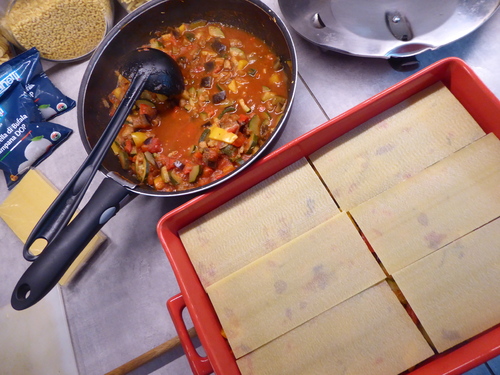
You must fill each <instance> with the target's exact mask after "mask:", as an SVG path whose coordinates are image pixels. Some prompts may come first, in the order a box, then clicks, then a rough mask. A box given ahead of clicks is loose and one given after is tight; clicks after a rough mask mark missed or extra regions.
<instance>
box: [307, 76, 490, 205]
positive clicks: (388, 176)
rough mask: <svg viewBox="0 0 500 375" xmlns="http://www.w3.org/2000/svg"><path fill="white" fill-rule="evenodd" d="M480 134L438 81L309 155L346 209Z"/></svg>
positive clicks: (480, 130)
mask: <svg viewBox="0 0 500 375" xmlns="http://www.w3.org/2000/svg"><path fill="white" fill-rule="evenodd" d="M483 135H484V131H483V130H482V129H481V128H480V127H479V125H478V124H477V123H476V121H475V120H474V119H473V118H472V117H471V115H470V114H469V113H468V112H467V111H466V110H465V108H464V107H463V106H462V104H461V103H460V102H459V101H458V100H457V99H456V98H455V97H454V96H453V94H452V93H451V92H450V91H449V90H448V89H447V88H446V87H445V86H443V84H442V83H438V84H435V85H433V86H431V87H430V88H428V89H426V90H423V91H422V92H420V93H418V94H416V95H414V96H413V97H411V98H409V99H408V100H405V101H403V102H401V103H400V104H398V105H396V106H394V107H392V108H391V109H389V110H387V111H385V112H384V113H382V114H380V115H378V116H376V117H374V118H373V119H371V120H369V121H367V122H366V123H364V124H363V125H361V126H359V127H357V128H356V129H354V130H352V131H351V132H349V133H347V134H346V135H344V136H342V137H340V138H338V139H337V140H335V141H333V142H331V143H330V144H329V145H327V146H325V147H323V148H322V149H320V150H318V151H317V152H315V153H314V154H312V155H311V160H312V162H313V164H314V166H315V167H316V169H317V170H318V173H319V174H320V175H321V176H322V178H323V179H324V181H325V183H326V185H327V186H328V188H329V189H330V191H331V193H332V195H333V196H334V198H335V200H336V201H337V203H338V204H339V206H340V208H341V209H342V210H345V211H347V210H350V209H351V208H353V207H355V206H357V205H358V204H360V203H362V202H364V201H366V200H368V199H370V198H372V197H374V196H376V195H377V194H379V193H381V192H383V191H385V190H387V189H389V188H390V187H392V186H394V185H396V184H397V183H399V182H401V181H403V180H405V179H407V178H408V177H410V176H412V175H415V174H416V173H418V172H420V171H421V170H423V169H424V168H426V167H428V166H429V165H432V164H434V163H435V162H437V161H438V160H440V159H442V158H444V157H446V156H448V155H450V154H451V153H453V152H454V151H456V150H458V149H460V148H462V147H464V146H466V145H467V144H469V143H471V142H473V141H474V140H476V139H478V138H480V137H481V136H483Z"/></svg>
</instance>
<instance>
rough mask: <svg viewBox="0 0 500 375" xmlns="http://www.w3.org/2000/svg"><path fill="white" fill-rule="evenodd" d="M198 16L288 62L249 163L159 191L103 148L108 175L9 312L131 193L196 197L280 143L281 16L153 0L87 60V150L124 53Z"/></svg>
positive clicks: (33, 294)
mask: <svg viewBox="0 0 500 375" xmlns="http://www.w3.org/2000/svg"><path fill="white" fill-rule="evenodd" d="M200 19H204V20H207V21H217V22H222V23H225V24H228V25H233V26H236V27H240V28H242V29H244V30H246V31H248V32H250V33H252V34H254V35H255V36H257V37H259V38H261V39H263V40H264V41H266V43H267V44H268V45H269V46H270V47H271V48H272V50H273V51H274V52H275V53H276V54H277V55H278V56H279V57H280V58H281V60H282V61H287V62H290V63H291V64H283V65H284V66H285V72H286V74H287V76H288V102H287V106H286V108H285V111H284V114H283V116H282V118H281V120H280V122H279V123H278V125H277V126H276V128H275V130H274V132H273V133H272V135H271V136H270V138H269V139H268V140H267V141H266V143H265V144H264V145H263V146H262V147H261V148H260V149H259V150H258V151H257V152H256V154H254V155H253V156H252V157H251V158H250V160H248V161H247V162H246V163H245V164H244V165H242V166H240V167H239V168H237V169H236V170H234V171H233V172H231V173H230V174H228V175H226V176H224V177H223V178H221V179H219V180H217V181H215V182H212V183H210V184H208V185H205V186H202V187H198V188H194V189H191V190H185V191H177V192H159V191H156V190H154V189H153V188H151V187H148V186H144V185H139V183H138V181H134V180H133V178H132V177H131V176H130V175H129V174H128V172H127V171H125V170H123V169H122V168H121V166H120V163H119V161H118V158H117V157H116V156H115V155H114V154H113V153H112V152H111V151H108V153H107V155H106V156H105V158H104V160H103V163H102V165H101V168H100V170H101V172H102V173H104V174H105V175H106V177H107V178H105V179H104V180H103V182H102V183H101V185H100V186H99V187H98V188H97V190H96V192H95V193H94V195H93V196H92V197H91V199H90V200H89V202H88V203H87V205H86V206H85V207H84V208H83V209H82V211H81V212H80V213H79V215H78V216H76V217H75V218H74V219H73V220H72V221H71V222H70V223H69V225H67V226H66V227H64V228H63V229H62V230H61V231H60V232H59V233H58V234H57V235H56V236H55V238H53V239H51V241H50V242H49V243H48V245H47V246H46V247H45V249H44V250H43V252H42V253H41V254H40V256H39V257H38V258H37V259H35V260H34V261H33V263H32V264H31V265H30V267H29V268H28V269H27V270H26V272H25V273H24V274H23V276H22V277H21V279H20V280H19V282H18V283H17V285H16V287H15V288H14V291H13V293H12V298H11V304H12V307H13V308H14V309H16V310H23V309H26V308H28V307H30V306H32V305H34V304H35V303H36V302H38V301H39V300H41V299H42V298H43V297H44V296H45V295H46V294H47V293H48V292H49V291H50V290H51V289H52V288H53V287H54V286H55V285H56V284H57V282H58V281H59V279H60V278H61V277H62V275H63V274H64V273H65V271H66V270H67V268H68V267H69V266H70V265H71V263H72V262H73V261H74V260H75V259H76V257H77V256H78V255H79V253H80V252H81V251H82V250H83V249H84V248H85V246H86V244H87V243H88V242H89V241H90V239H92V237H93V236H94V235H95V234H96V233H97V232H98V231H99V230H100V229H101V227H102V226H103V225H104V224H105V223H106V222H107V221H108V220H109V219H110V218H111V217H113V216H114V215H115V214H116V212H118V210H119V209H120V208H121V207H123V205H124V204H125V203H126V202H127V201H128V198H133V197H134V196H135V195H136V194H142V195H148V196H153V197H163V198H169V199H175V198H179V197H182V196H194V195H197V194H200V193H202V192H205V191H206V190H208V189H212V188H214V187H216V186H220V185H223V184H224V182H225V181H227V180H229V179H231V178H234V177H235V176H236V175H237V174H239V173H240V172H241V171H242V170H244V169H245V168H246V167H248V165H250V164H251V163H252V162H254V161H255V160H256V159H258V158H259V157H261V156H262V155H263V154H265V153H266V152H268V151H269V150H270V149H271V148H272V147H273V145H274V144H275V143H276V141H277V140H278V138H279V136H280V135H281V133H282V131H283V129H284V127H285V124H286V122H287V121H288V118H289V115H290V107H291V103H292V101H293V98H294V95H295V88H296V80H297V58H296V52H295V47H294V45H293V41H292V38H291V36H290V34H289V32H288V30H287V28H286V26H285V25H284V23H283V22H282V21H281V20H280V18H279V17H278V16H277V15H276V14H275V13H274V12H273V11H272V10H270V9H269V7H268V6H266V5H265V4H264V3H262V2H260V1H259V0H210V1H206V0H151V1H149V2H148V3H146V4H145V5H144V6H142V7H140V8H139V9H137V10H135V11H134V12H132V13H130V14H128V15H127V16H126V17H125V18H123V19H122V20H121V21H120V22H119V23H118V24H117V25H115V27H114V28H113V29H112V30H111V31H110V32H109V34H108V35H107V36H106V37H105V39H104V40H103V41H102V43H101V45H100V46H99V47H98V48H97V49H96V51H95V52H94V54H93V56H92V58H91V59H90V61H89V65H88V67H87V69H86V71H85V73H84V76H83V80H82V84H81V87H80V92H79V97H78V104H79V105H78V107H77V111H78V113H77V115H78V127H79V131H80V135H81V138H82V142H83V146H84V147H85V150H86V151H87V152H88V153H89V152H90V151H91V150H92V148H93V147H94V146H95V144H96V143H97V141H98V140H99V138H100V136H101V134H102V132H103V131H104V129H105V127H106V125H107V124H108V122H109V120H110V116H109V109H108V108H107V107H106V106H105V105H104V101H103V99H104V98H106V97H107V95H108V94H109V93H110V92H111V91H112V90H113V89H114V88H115V86H116V75H115V74H114V72H115V70H117V69H118V67H119V66H121V65H122V64H123V59H124V57H125V56H126V55H127V53H128V52H130V51H131V50H133V49H135V48H137V47H140V46H141V45H144V44H147V43H149V40H150V39H151V38H152V37H153V36H154V33H155V32H157V31H161V30H166V29H167V28H168V27H172V26H179V25H180V24H181V23H185V22H186V23H189V22H192V21H196V20H200ZM166 126H168V125H166ZM220 188H223V186H220ZM54 221H57V218H54Z"/></svg>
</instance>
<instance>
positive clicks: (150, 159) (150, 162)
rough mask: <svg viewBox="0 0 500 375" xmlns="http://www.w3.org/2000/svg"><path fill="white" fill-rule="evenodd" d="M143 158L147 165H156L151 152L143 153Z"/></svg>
mask: <svg viewBox="0 0 500 375" xmlns="http://www.w3.org/2000/svg"><path fill="white" fill-rule="evenodd" d="M144 157H145V158H146V160H147V161H148V163H149V165H156V160H155V157H154V156H153V154H152V153H151V152H149V151H145V152H144Z"/></svg>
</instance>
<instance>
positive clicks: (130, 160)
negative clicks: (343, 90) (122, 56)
mask: <svg viewBox="0 0 500 375" xmlns="http://www.w3.org/2000/svg"><path fill="white" fill-rule="evenodd" d="M145 47H146V48H157V49H160V50H162V51H164V52H165V53H167V54H169V55H170V56H172V57H173V58H174V59H175V60H176V62H177V63H178V64H179V66H180V68H181V71H182V73H183V77H184V82H185V90H184V92H183V93H182V94H181V95H180V97H178V98H167V97H165V96H163V95H160V94H155V93H152V92H148V91H144V92H143V93H142V95H141V99H140V100H138V101H137V103H136V106H135V108H134V109H133V110H132V111H131V113H130V115H129V117H128V118H127V121H126V122H125V124H124V125H123V127H122V129H121V131H120V134H119V135H118V137H117V138H116V140H115V142H114V144H113V151H114V152H115V154H116V155H117V156H118V158H119V160H120V162H121V164H122V167H124V168H125V169H128V170H130V171H131V173H132V174H133V175H134V176H135V177H136V178H137V179H138V180H139V182H141V183H144V184H148V185H150V186H152V187H154V188H155V189H157V190H160V191H176V190H185V189H191V188H193V187H197V186H202V185H205V184H207V183H210V182H212V181H214V180H216V179H218V178H220V177H222V176H224V175H226V174H227V173H230V172H231V171H233V170H234V169H236V168H237V167H238V166H240V165H241V164H243V163H244V162H245V161H247V160H248V159H249V158H250V157H251V156H252V155H253V154H254V153H255V152H257V150H258V149H259V148H260V147H261V146H262V145H263V144H264V143H265V142H266V140H267V139H268V138H269V136H270V135H271V134H272V132H273V130H274V129H275V127H276V125H277V124H278V123H279V120H280V118H281V116H282V114H283V111H284V110H285V107H286V105H287V93H288V82H287V76H286V74H285V69H284V64H286V62H283V61H281V60H280V59H279V57H278V56H276V54H274V53H273V51H272V50H271V49H270V48H269V46H267V45H266V44H265V43H264V42H263V41H262V40H260V39H258V38H256V37H255V36H253V35H251V34H249V33H247V32H246V31H244V30H241V29H237V28H234V27H231V26H227V25H223V24H219V23H212V22H206V21H203V20H201V21H196V22H193V23H191V24H182V25H181V26H179V27H176V28H169V29H168V30H167V31H166V32H163V33H157V34H156V35H155V37H154V38H153V39H151V41H150V43H149V45H147V46H145ZM128 85H129V82H128V81H127V80H126V79H125V78H124V77H122V76H120V75H119V76H118V84H117V87H116V88H115V90H113V92H112V93H110V95H109V96H108V99H109V101H110V103H111V114H112V113H114V111H115V110H116V107H117V106H118V104H119V102H120V100H121V99H122V98H123V95H124V94H125V92H126V89H127V88H128Z"/></svg>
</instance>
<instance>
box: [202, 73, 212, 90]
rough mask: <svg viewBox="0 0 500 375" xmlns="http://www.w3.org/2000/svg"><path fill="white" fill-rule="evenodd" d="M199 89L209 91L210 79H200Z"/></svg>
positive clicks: (208, 77)
mask: <svg viewBox="0 0 500 375" xmlns="http://www.w3.org/2000/svg"><path fill="white" fill-rule="evenodd" d="M200 87H203V88H206V89H209V88H211V87H212V77H210V76H206V77H203V78H202V79H201V83H200Z"/></svg>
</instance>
